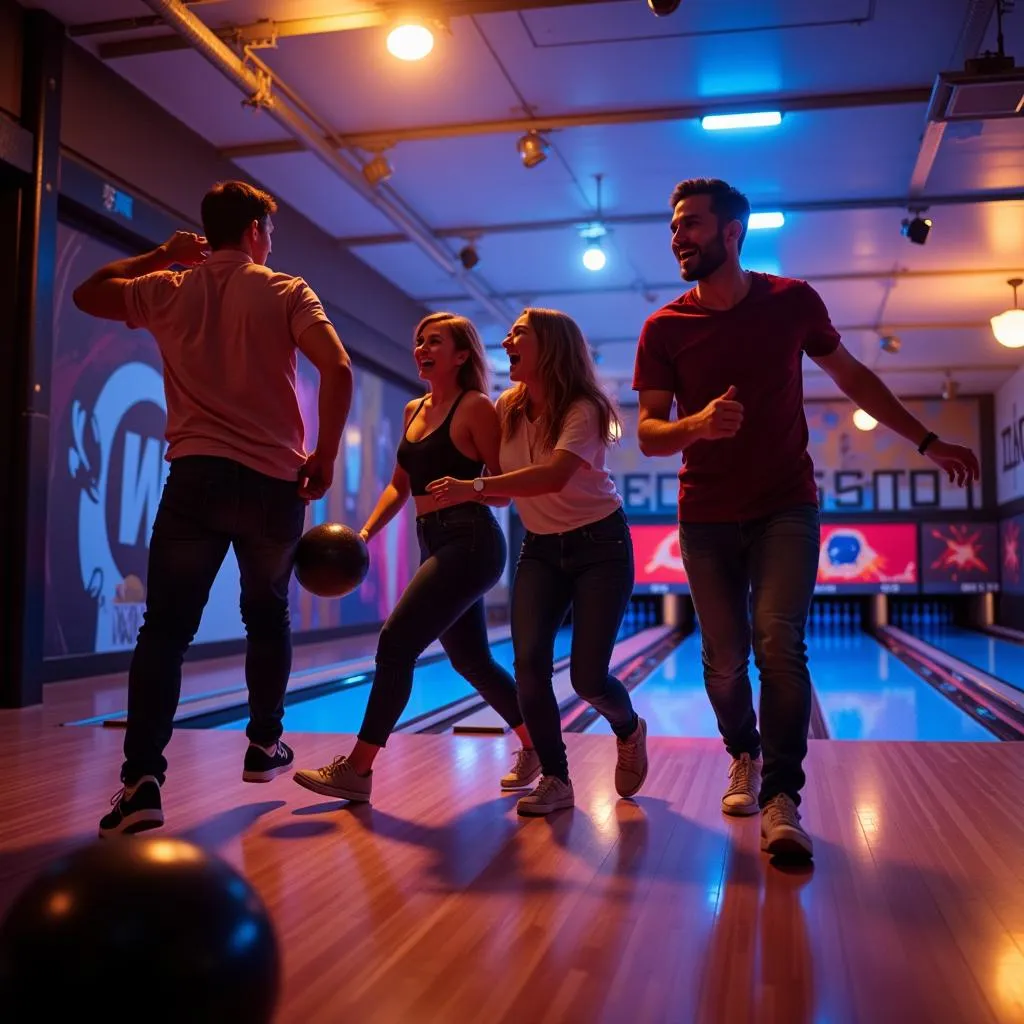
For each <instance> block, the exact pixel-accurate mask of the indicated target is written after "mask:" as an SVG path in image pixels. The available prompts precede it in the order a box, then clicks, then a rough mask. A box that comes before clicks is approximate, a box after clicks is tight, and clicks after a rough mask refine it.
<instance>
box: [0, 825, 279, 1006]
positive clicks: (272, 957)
mask: <svg viewBox="0 0 1024 1024" xmlns="http://www.w3.org/2000/svg"><path fill="white" fill-rule="evenodd" d="M280 979H281V965H280V952H279V949H278V944H277V938H276V936H275V934H274V929H273V926H272V925H271V923H270V919H269V917H268V916H267V911H266V908H265V907H264V905H263V903H262V901H261V900H260V898H259V896H258V895H257V894H256V893H255V891H254V890H253V889H252V888H251V887H250V886H249V883H248V882H247V881H246V880H245V879H244V878H243V877H242V876H241V875H240V874H238V872H237V871H235V870H234V868H232V867H231V866H230V865H228V864H227V863H225V862H224V861H223V860H221V859H220V858H218V857H216V856H214V855H211V854H209V853H207V852H206V851H204V850H202V849H200V848H199V847H198V846H195V845H193V844H192V843H188V842H185V841H183V840H180V839H138V838H134V837H132V838H127V837H121V838H114V839H105V840H98V841H96V842H94V843H92V844H90V845H88V846H84V847H80V848H79V849H76V850H74V851H72V852H71V853H68V854H66V855H64V856H63V857H60V858H59V859H57V860H56V861H54V862H53V863H52V864H50V865H49V866H48V867H46V868H45V869H44V870H43V871H42V872H41V873H40V874H39V875H37V876H36V878H35V879H34V880H33V881H32V882H30V883H29V884H28V886H27V887H26V888H25V889H24V890H23V891H22V892H21V893H20V894H19V895H18V897H17V898H16V899H15V901H14V903H13V905H12V906H11V908H10V910H9V911H8V914H7V916H6V917H5V919H4V921H3V924H2V925H0V1006H2V1007H3V1008H4V1009H3V1013H4V1015H5V1016H6V1014H8V1013H11V1014H12V1015H11V1016H10V1017H9V1018H8V1019H10V1020H40V1021H42V1020H78V1019H85V1018H86V1017H99V1018H100V1019H102V1020H139V1021H175V1022H176V1024H181V1022H184V1021H189V1022H190V1024H191V1022H196V1021H202V1022H206V1021H210V1022H218V1024H223V1022H224V1021H229V1020H243V1021H245V1022H246V1024H250V1022H258V1024H266V1022H269V1021H271V1020H272V1019H273V1015H274V1011H275V1008H276V1004H277V999H278V994H279V990H280Z"/></svg>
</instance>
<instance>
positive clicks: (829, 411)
mask: <svg viewBox="0 0 1024 1024" xmlns="http://www.w3.org/2000/svg"><path fill="white" fill-rule="evenodd" d="M906 405H907V407H908V408H909V409H910V410H911V412H913V413H914V415H915V416H917V418H918V419H920V420H921V421H922V422H924V423H926V424H928V425H929V426H930V427H931V429H933V430H934V431H935V432H936V433H937V434H939V435H940V436H941V437H944V438H947V439H949V440H955V441H957V442H959V443H961V444H966V445H969V446H970V447H971V448H973V450H974V451H975V452H976V453H978V454H979V458H980V455H981V415H980V407H979V403H978V401H977V400H976V399H972V398H962V399H958V400H957V401H955V402H944V401H941V400H938V399H936V400H935V401H920V400H911V401H908V402H907V403H906ZM805 408H806V415H807V427H808V434H809V441H808V450H809V452H810V454H811V458H812V459H813V460H814V466H815V475H816V477H817V480H818V491H819V495H820V498H821V508H822V511H823V512H824V513H825V514H828V513H836V514H840V513H842V514H853V515H873V514H876V513H887V514H891V513H909V514H911V515H915V516H918V515H926V514H933V513H934V512H936V511H947V510H949V511H953V510H957V509H978V508H981V504H982V501H981V487H980V484H974V485H972V486H971V487H970V488H960V487H957V486H955V485H954V484H951V483H950V482H949V480H948V479H947V478H946V477H945V476H944V475H943V474H942V473H941V472H939V470H938V467H936V466H935V465H934V463H932V462H930V461H928V460H927V459H925V458H923V457H922V456H921V455H919V454H918V453H917V450H916V449H915V447H914V446H913V445H911V444H908V443H907V442H906V441H904V440H903V438H901V437H898V436H897V435H895V434H893V433H892V432H891V431H888V430H886V429H885V428H884V427H880V426H879V427H876V428H875V429H874V430H869V431H864V430H858V429H857V428H856V427H855V426H854V425H853V412H854V406H853V405H852V404H851V403H850V402H847V401H834V402H833V401H829V402H825V401H809V402H807V404H806V407H805ZM1022 409H1024V403H1022ZM621 415H622V420H623V423H622V438H621V440H620V441H619V443H618V444H615V445H613V446H612V447H611V448H610V449H609V455H608V466H609V469H610V470H611V472H612V473H613V474H614V476H615V480H616V483H617V485H618V487H619V490H620V492H621V493H622V496H623V501H624V503H625V507H626V512H627V513H628V514H629V515H630V516H645V515H649V516H666V515H668V516H672V515H675V512H676V500H677V491H678V481H677V474H678V472H679V465H680V459H679V458H678V457H675V456H673V457H670V458H655V459H650V458H647V457H646V456H644V455H642V454H641V452H640V449H639V447H638V446H637V443H636V424H637V409H636V408H635V407H625V408H623V409H622V410H621ZM715 443H716V444H724V443H727V442H722V441H716V442H715ZM983 470H984V467H983ZM1022 479H1024V476H1022Z"/></svg>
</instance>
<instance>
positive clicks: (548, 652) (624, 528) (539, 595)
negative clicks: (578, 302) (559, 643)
mask: <svg viewBox="0 0 1024 1024" xmlns="http://www.w3.org/2000/svg"><path fill="white" fill-rule="evenodd" d="M504 347H505V351H506V352H507V353H508V357H509V363H510V370H509V376H510V378H511V379H512V380H513V381H514V382H516V383H515V385H514V386H513V387H512V388H510V389H509V390H508V391H506V392H505V393H504V394H503V395H502V396H501V397H500V398H499V399H498V403H497V408H498V415H499V418H500V420H501V426H502V431H501V433H502V438H501V451H500V456H499V459H500V463H501V469H502V473H501V474H500V475H499V476H487V477H477V478H476V479H475V480H454V479H452V478H451V477H443V478H442V479H440V480H435V481H434V482H433V483H431V484H429V485H428V486H427V490H428V491H429V492H430V493H432V494H433V495H434V497H435V499H436V500H437V502H438V504H439V505H453V504H457V503H459V502H463V501H467V500H470V499H472V498H474V497H475V498H476V499H477V500H483V499H484V498H486V497H489V496H493V497H505V498H514V499H515V503H516V509H517V510H518V512H519V516H520V518H521V519H522V521H523V525H524V526H525V527H526V530H527V533H526V537H525V539H524V540H523V546H522V550H521V552H520V555H519V563H518V565H517V567H516V575H515V581H514V583H513V584H512V645H513V648H514V651H515V671H516V684H517V686H518V689H519V706H520V709H521V711H522V713H523V718H524V720H525V722H526V727H527V729H528V730H529V734H530V737H531V738H532V739H533V745H534V751H535V752H536V753H535V756H537V757H538V758H539V760H540V769H541V773H542V777H541V780H540V782H539V783H538V785H537V787H536V788H535V789H534V790H533V792H532V793H530V794H528V795H527V796H524V797H523V798H522V799H521V800H520V801H519V805H518V808H519V813H520V814H548V813H549V812H551V811H554V810H558V809H560V808H563V807H571V806H572V805H573V790H572V783H571V781H570V780H569V766H568V761H567V758H566V752H565V744H564V743H563V741H562V729H561V717H560V715H559V710H558V703H557V701H556V699H555V695H554V689H553V686H552V671H553V662H554V648H555V635H556V634H557V632H558V630H559V627H560V626H561V624H562V621H563V620H564V618H565V613H566V611H567V610H568V609H569V608H570V607H571V608H572V616H573V630H572V652H571V657H570V667H569V673H570V677H571V679H572V685H573V688H574V689H575V690H576V692H577V693H578V694H579V695H580V697H582V698H583V699H584V700H586V701H587V702H588V703H590V704H591V705H592V706H593V707H594V708H595V709H596V710H597V711H598V712H600V713H601V714H602V715H603V716H604V717H605V718H606V719H607V720H608V722H609V724H610V725H611V727H612V731H613V732H614V733H615V736H616V740H617V746H618V761H617V764H616V768H615V788H616V790H617V791H618V793H619V795H620V796H623V797H629V796H633V795H634V794H635V793H636V792H637V791H638V790H639V789H640V787H641V786H642V785H643V782H644V779H645V778H646V777H647V724H646V722H644V720H643V719H642V718H640V717H639V716H638V715H637V714H636V712H635V711H634V710H633V705H632V702H631V701H630V699H629V692H628V691H627V690H626V688H625V687H624V686H623V685H622V683H621V682H620V681H619V680H618V679H616V678H615V677H614V676H613V675H611V673H610V671H609V665H610V662H611V656H612V648H613V646H614V644H615V638H616V636H617V635H618V632H619V627H620V625H621V624H622V617H623V615H624V614H625V611H626V607H627V606H628V604H629V598H630V595H631V594H632V590H633V545H632V540H631V538H630V534H629V526H628V524H627V522H626V517H625V515H624V513H623V511H622V500H621V498H620V497H619V494H618V492H617V490H616V488H615V482H614V481H613V480H612V477H611V474H610V473H609V472H608V470H607V469H606V468H605V452H606V450H607V447H608V444H609V443H610V442H611V440H612V431H613V428H614V427H615V426H617V424H618V421H617V418H616V415H615V410H614V408H613V406H612V403H611V402H610V401H609V399H608V397H607V396H606V395H605V394H604V392H603V391H602V390H601V388H600V386H599V385H598V383H597V375H596V373H595V372H594V364H593V361H592V359H591V356H590V349H589V347H588V345H587V343H586V341H585V340H584V338H583V334H582V332H581V331H580V329H579V327H578V326H577V325H576V323H575V321H573V320H572V319H571V318H570V317H568V316H566V315H565V314H564V313H559V312H557V311H555V310H547V309H527V310H526V311H525V312H524V313H523V315H522V316H520V317H519V319H518V320H517V321H516V322H515V324H513V326H512V330H511V331H510V332H509V335H508V337H507V338H506V339H505V342H504ZM524 756H530V752H526V753H525V754H524Z"/></svg>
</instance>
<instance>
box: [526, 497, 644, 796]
mask: <svg viewBox="0 0 1024 1024" xmlns="http://www.w3.org/2000/svg"><path fill="white" fill-rule="evenodd" d="M632 593H633V541H632V538H631V537H630V534H629V525H628V524H627V522H626V517H625V515H624V514H623V513H622V510H621V509H619V510H618V511H616V512H613V513H612V514H611V515H610V516H607V517H606V518H604V519H601V520H599V521H597V522H595V523H590V524H589V525H587V526H581V527H579V529H576V530H570V531H568V532H566V533H547V534H539V533H527V534H526V537H525V538H524V540H523V546H522V550H521V552H520V555H519V564H518V566H517V567H516V578H515V582H514V583H513V585H512V645H513V648H514V650H515V659H516V660H515V668H516V684H517V685H518V687H519V706H520V708H521V709H522V712H523V719H524V720H525V722H526V728H527V729H528V730H529V733H530V738H531V739H532V740H533V746H534V749H535V750H536V751H537V756H538V757H539V758H540V763H541V770H542V771H543V772H544V774H545V775H556V776H558V777H559V778H560V779H562V780H568V777H569V762H568V759H567V758H566V756H565V744H564V743H563V742H562V720H561V715H560V714H559V710H558V702H557V700H556V699H555V694H554V689H553V686H552V678H551V677H552V673H553V670H554V657H555V636H556V634H557V633H558V630H559V627H560V626H561V625H562V621H563V620H564V619H565V613H566V612H567V611H568V609H569V607H570V605H571V606H572V648H571V650H570V656H569V677H570V679H571V680H572V685H573V689H574V690H575V691H576V693H578V694H579V696H580V697H582V698H583V699H584V700H585V701H587V703H589V704H591V705H592V706H593V707H594V709H595V710H596V711H598V712H600V713H601V714H602V715H604V717H605V718H606V719H607V720H608V723H609V725H611V727H612V731H613V732H614V733H615V735H616V736H618V737H619V739H623V740H624V739H627V738H628V737H629V736H630V735H631V734H632V732H633V731H634V729H635V728H636V725H637V717H636V713H635V712H634V711H633V704H632V701H630V699H629V692H628V691H627V690H626V688H625V687H624V686H623V685H622V683H621V682H620V681H619V680H618V679H616V678H615V676H613V675H611V673H610V672H609V665H610V663H611V658H612V648H613V647H614V646H615V638H616V636H617V635H618V632H619V627H620V626H621V624H622V616H623V615H624V614H625V612H626V607H627V605H628V604H629V598H630V595H631V594H632Z"/></svg>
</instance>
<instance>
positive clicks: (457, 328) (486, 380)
mask: <svg viewBox="0 0 1024 1024" xmlns="http://www.w3.org/2000/svg"><path fill="white" fill-rule="evenodd" d="M431 324H444V325H445V326H446V327H447V328H448V330H449V331H450V332H451V336H452V343H453V344H454V345H455V350H456V352H468V353H469V357H468V358H467V359H466V361H465V362H464V363H463V364H462V365H461V366H460V367H459V373H458V376H457V377H456V383H457V384H458V385H459V387H460V388H462V390H463V391H482V392H483V393H484V394H485V395H488V396H490V393H491V385H490V375H489V373H488V372H487V358H486V356H485V355H484V346H483V342H482V341H481V340H480V335H479V334H477V330H476V328H475V327H474V326H473V322H472V321H471V320H467V319H466V318H465V317H464V316H459V315H458V314H456V313H444V312H441V313H431V314H430V315H429V316H425V317H424V318H423V319H422V320H421V321H420V322H419V323H418V324H417V325H416V330H415V331H413V335H412V336H413V343H414V344H415V343H416V342H418V341H419V340H420V335H421V334H422V333H423V331H424V330H425V329H426V328H427V327H429V326H430V325H431Z"/></svg>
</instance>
